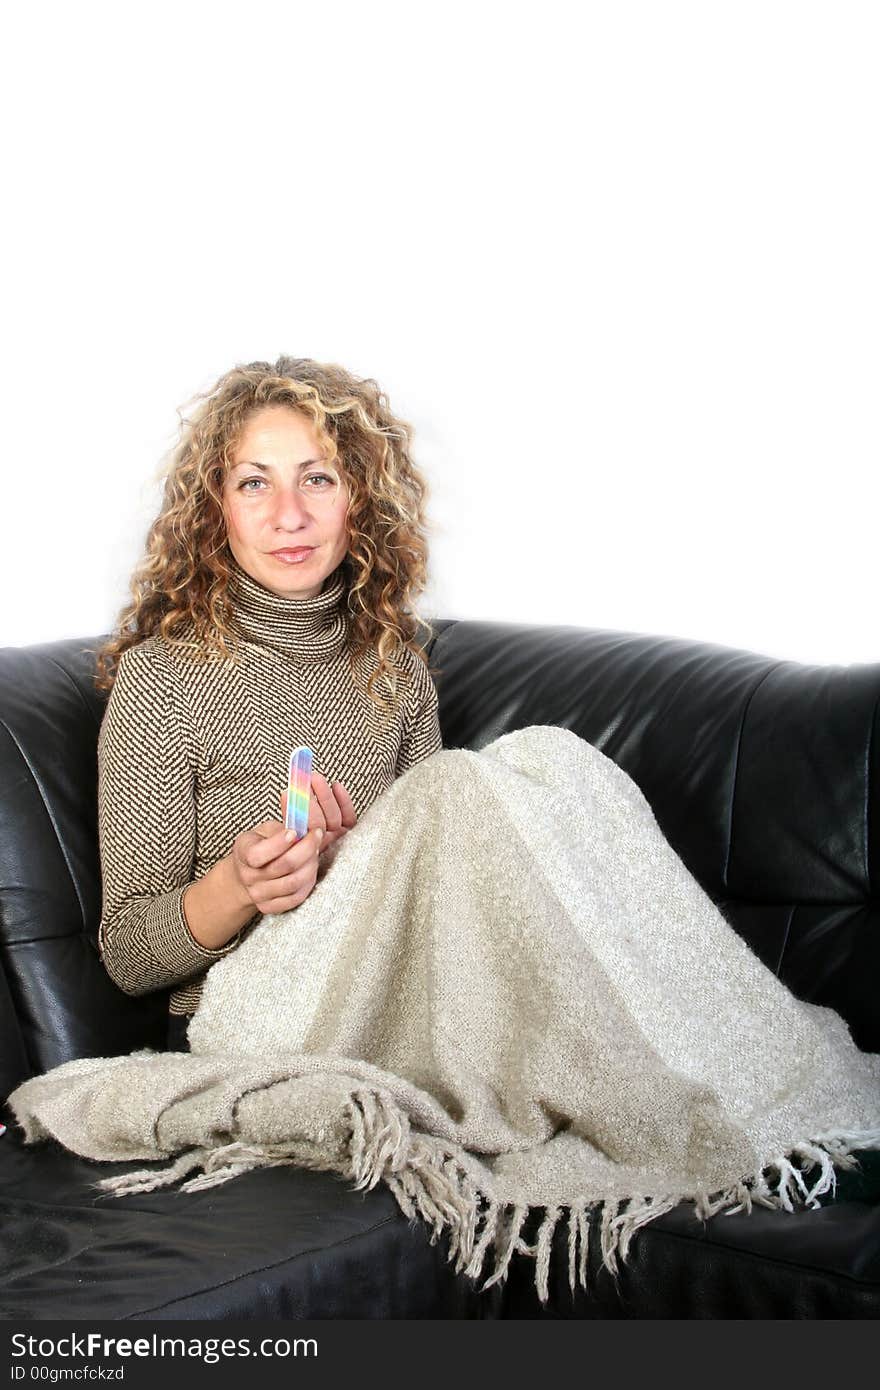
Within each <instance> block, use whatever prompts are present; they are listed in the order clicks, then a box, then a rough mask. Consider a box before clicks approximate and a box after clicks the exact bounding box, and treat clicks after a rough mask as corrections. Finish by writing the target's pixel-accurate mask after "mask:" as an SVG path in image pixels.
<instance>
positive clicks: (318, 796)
mask: <svg viewBox="0 0 880 1390" xmlns="http://www.w3.org/2000/svg"><path fill="white" fill-rule="evenodd" d="M279 800H280V802H281V818H282V820H283V819H284V815H285V812H286V809H287V788H286V787H285V788H284V791H283V792H281V793H280V794H279ZM355 825H357V813H356V811H355V809H354V803H353V802H352V799H351V797H350V796H349V794H348V792H347V791H346V790H345V787H344V786H343V785H342V783H341V782H334V783H333V784H332V785H331V784H330V783H329V782H328V781H327V779H326V777H322V776H321V773H320V772H313V773H312V794H311V796H310V797H309V825H308V828H309V830H314V829H315V828H316V827H317V828H319V829H321V830H323V831H324V838H323V839H322V841H321V849H320V854H323V853H324V851H325V850H327V849H329V848H330V846H331V845H333V844H335V843H336V841H337V840H341V839H342V837H343V835H346V834H347V833H348V831H349V830H351V828H352V826H355Z"/></svg>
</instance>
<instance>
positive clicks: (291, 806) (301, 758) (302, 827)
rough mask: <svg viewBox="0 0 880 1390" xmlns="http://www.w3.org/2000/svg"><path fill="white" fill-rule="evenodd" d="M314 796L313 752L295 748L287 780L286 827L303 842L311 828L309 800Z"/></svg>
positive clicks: (308, 749) (307, 749)
mask: <svg viewBox="0 0 880 1390" xmlns="http://www.w3.org/2000/svg"><path fill="white" fill-rule="evenodd" d="M311 794H312V750H311V748H294V750H293V752H292V753H291V755H290V772H289V774H288V778H287V811H286V814H285V816H284V825H285V828H286V829H287V830H295V831H296V838H297V839H298V840H301V839H302V837H303V836H304V835H305V834H306V833H307V832H308V828H309V798H310V796H311Z"/></svg>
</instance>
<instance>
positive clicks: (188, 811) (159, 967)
mask: <svg viewBox="0 0 880 1390" xmlns="http://www.w3.org/2000/svg"><path fill="white" fill-rule="evenodd" d="M196 759H197V736H196V731H195V728H194V726H193V723H192V719H191V717H190V714H189V711H188V710H187V708H186V704H185V701H184V699H183V692H182V690H181V688H180V685H179V682H178V680H177V678H176V676H175V672H174V669H173V667H172V665H171V662H170V660H169V658H168V655H167V653H164V652H163V651H162V649H161V648H160V647H159V646H158V645H157V644H155V643H154V642H151V641H147V642H143V643H140V644H139V645H138V646H137V647H130V648H129V649H128V650H127V651H125V652H124V653H123V654H122V657H121V658H120V661H119V666H118V668H117V672H116V678H115V681H114V684H113V686H112V689H111V691H110V696H109V699H108V701H107V707H106V709H105V711H104V718H103V720H102V723H101V729H100V732H99V735H98V840H99V847H100V855H101V877H102V888H103V904H102V911H101V923H100V926H99V929H98V946H99V950H100V953H101V959H102V961H103V963H104V966H105V968H106V970H107V972H108V974H109V975H110V976H111V978H112V979H113V980H114V981H115V982H116V984H117V985H118V986H119V988H120V989H122V990H124V991H125V993H126V994H148V993H150V991H152V990H157V989H163V988H166V987H168V986H170V985H175V984H177V983H179V982H180V981H181V980H186V979H189V978H190V977H191V976H193V975H196V974H199V973H202V972H204V971H205V970H206V969H207V968H208V967H209V965H210V964H211V963H212V962H213V961H215V960H218V959H219V958H220V957H221V956H225V955H228V954H229V952H230V951H232V950H233V949H234V948H235V947H236V946H237V945H238V942H239V940H240V937H241V932H240V931H239V932H236V934H235V936H234V937H233V938H232V939H231V940H230V941H228V942H227V943H226V945H225V946H222V947H220V948H219V949H218V950H211V949H209V948H208V947H206V946H202V945H200V944H199V942H197V941H196V939H195V937H194V936H193V935H192V932H191V931H190V929H189V925H188V923H187V920H186V916H185V915H184V911H183V895H184V892H185V891H186V889H187V888H188V887H189V885H190V883H191V882H192V881H193V864H194V858H195V846H196V803H195V777H196V768H197V760H196Z"/></svg>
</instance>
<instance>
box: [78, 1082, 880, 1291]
mask: <svg viewBox="0 0 880 1390" xmlns="http://www.w3.org/2000/svg"><path fill="white" fill-rule="evenodd" d="M348 1112H349V1118H350V1122H351V1137H350V1153H349V1162H348V1165H347V1166H346V1167H344V1168H340V1169H338V1170H337V1171H342V1172H344V1174H345V1176H347V1177H349V1178H351V1179H352V1180H353V1182H354V1186H355V1189H367V1190H369V1189H372V1188H374V1187H376V1185H377V1184H378V1183H379V1182H380V1181H384V1182H385V1183H386V1184H387V1186H388V1187H389V1188H390V1190H391V1192H392V1193H393V1195H394V1197H395V1198H396V1200H397V1203H398V1205H399V1207H400V1208H401V1210H402V1211H403V1212H404V1214H405V1215H406V1216H407V1217H408V1218H409V1219H410V1220H411V1221H416V1220H418V1219H419V1218H421V1219H422V1220H423V1221H424V1222H425V1223H426V1225H427V1226H428V1227H429V1229H430V1240H431V1244H432V1245H433V1244H434V1243H435V1242H436V1241H437V1239H438V1238H439V1237H440V1236H441V1235H442V1234H444V1233H445V1234H446V1235H447V1237H448V1241H449V1251H448V1258H449V1260H450V1262H454V1267H455V1270H456V1273H462V1272H463V1273H464V1274H465V1275H466V1276H467V1277H468V1278H471V1279H474V1280H477V1279H479V1278H481V1276H482V1274H483V1266H484V1264H485V1262H486V1257H487V1255H488V1254H489V1253H490V1251H491V1252H492V1255H493V1256H494V1259H493V1260H492V1262H491V1266H492V1267H491V1272H490V1273H489V1274H488V1277H487V1278H486V1279H485V1282H484V1283H483V1284H482V1285H481V1286H480V1287H481V1292H483V1291H486V1290H488V1289H490V1288H492V1287H493V1286H494V1285H496V1284H501V1283H503V1282H504V1281H505V1280H506V1278H507V1276H508V1273H509V1270H510V1264H511V1260H512V1259H513V1257H514V1255H516V1254H522V1255H525V1256H527V1257H529V1258H532V1259H534V1262H535V1275H534V1277H535V1288H536V1292H537V1295H538V1299H539V1301H540V1302H541V1303H542V1304H543V1303H546V1302H547V1300H548V1298H549V1286H550V1270H551V1260H552V1253H553V1245H554V1236H555V1233H556V1228H557V1226H558V1225H559V1224H560V1223H561V1222H562V1221H564V1220H565V1219H566V1217H567V1220H568V1240H567V1254H568V1285H569V1289H570V1292H571V1295H572V1298H573V1297H574V1296H575V1293H576V1291H577V1288H578V1286H580V1287H581V1288H582V1289H584V1290H585V1291H587V1290H588V1270H589V1255H590V1249H591V1235H592V1234H594V1233H596V1234H598V1239H599V1246H600V1252H601V1261H600V1269H601V1268H604V1269H606V1270H607V1271H608V1272H609V1274H610V1275H611V1276H612V1277H613V1278H614V1279H615V1281H616V1279H617V1274H618V1271H619V1264H618V1261H620V1262H621V1263H622V1264H624V1265H625V1264H626V1263H627V1257H628V1254H629V1250H630V1245H631V1242H632V1240H633V1237H634V1235H635V1234H636V1232H637V1231H639V1230H640V1229H641V1228H642V1227H644V1226H646V1225H648V1224H649V1223H650V1222H652V1221H655V1220H656V1219H657V1218H658V1217H659V1216H662V1215H663V1214H664V1213H665V1212H668V1211H671V1210H672V1209H673V1208H674V1207H676V1206H678V1205H679V1203H681V1202H687V1201H691V1202H692V1204H693V1210H694V1215H695V1216H696V1218H697V1219H698V1220H702V1221H706V1220H708V1219H709V1218H710V1217H713V1216H716V1215H717V1214H719V1213H723V1214H724V1215H725V1216H734V1215H736V1214H737V1212H741V1211H746V1212H748V1213H750V1212H751V1211H752V1208H753V1207H754V1206H756V1205H757V1206H763V1207H768V1208H772V1209H783V1210H785V1211H788V1212H793V1211H795V1209H796V1208H797V1207H811V1208H815V1207H818V1206H820V1205H821V1204H820V1202H819V1201H818V1198H819V1197H821V1196H822V1195H823V1194H824V1193H826V1192H829V1191H830V1192H831V1193H832V1195H833V1194H834V1193H835V1192H836V1190H837V1179H836V1176H835V1169H836V1168H840V1169H853V1168H856V1169H857V1168H858V1167H859V1163H858V1159H857V1158H856V1157H855V1156H854V1150H860V1149H876V1148H880V1128H878V1129H873V1130H863V1131H860V1132H858V1133H850V1134H825V1135H819V1136H814V1138H812V1139H811V1140H805V1141H803V1142H801V1143H797V1144H793V1145H792V1146H791V1147H790V1148H789V1149H788V1150H787V1151H786V1152H785V1153H780V1154H777V1155H776V1156H775V1157H774V1158H773V1159H772V1161H771V1162H769V1163H768V1164H766V1165H765V1167H764V1168H763V1169H761V1171H760V1172H758V1173H756V1174H754V1175H753V1176H751V1177H743V1178H740V1179H739V1180H738V1181H737V1182H735V1183H733V1184H731V1186H730V1187H728V1188H726V1189H725V1190H723V1191H717V1192H700V1193H697V1194H696V1196H691V1197H687V1196H684V1195H682V1194H681V1193H680V1192H672V1193H667V1194H666V1195H662V1196H656V1195H655V1196H639V1195H635V1196H630V1197H624V1198H622V1199H616V1200H615V1199H611V1200H602V1199H594V1200H589V1199H587V1198H579V1199H576V1200H574V1201H572V1202H570V1203H567V1204H566V1203H556V1204H555V1205H552V1206H547V1207H538V1208H532V1207H530V1206H529V1205H527V1204H526V1203H525V1202H516V1203H510V1202H508V1203H503V1202H500V1201H498V1200H497V1198H496V1197H495V1196H494V1195H493V1194H492V1193H491V1192H484V1191H481V1190H480V1189H479V1188H478V1187H477V1186H476V1185H475V1184H474V1182H473V1181H472V1179H471V1176H470V1174H469V1173H468V1171H467V1169H466V1168H465V1167H464V1165H463V1164H462V1163H461V1162H460V1161H459V1159H458V1157H457V1156H456V1154H457V1152H460V1151H456V1150H455V1149H454V1147H450V1146H449V1145H447V1144H445V1143H444V1142H443V1141H441V1140H439V1139H437V1138H435V1137H433V1136H432V1135H429V1134H423V1133H421V1132H419V1131H413V1130H412V1128H411V1126H410V1123H409V1119H408V1117H407V1116H406V1114H405V1113H404V1112H403V1110H402V1109H401V1108H400V1106H398V1105H397V1104H396V1102H395V1100H394V1098H393V1096H391V1095H390V1094H389V1093H386V1092H384V1091H382V1090H377V1089H374V1088H370V1087H368V1086H361V1087H358V1088H356V1089H355V1090H353V1091H352V1095H351V1102H350V1104H349V1107H348ZM294 1150H296V1152H293V1151H294ZM306 1162H307V1160H305V1159H304V1158H303V1156H302V1143H301V1142H300V1143H299V1144H296V1143H295V1142H294V1141H291V1142H290V1143H289V1144H286V1145H285V1144H276V1145H259V1144H245V1143H241V1142H239V1141H233V1142H231V1143H226V1144H222V1145H218V1146H216V1147H213V1148H211V1147H204V1146H202V1147H198V1148H193V1149H190V1150H188V1151H187V1152H186V1153H183V1154H180V1155H178V1156H177V1157H176V1158H175V1159H173V1160H172V1162H171V1163H170V1164H168V1165H167V1166H166V1167H165V1168H156V1167H153V1168H145V1169H139V1170H137V1171H136V1172H131V1173H126V1174H124V1175H123V1176H121V1177H115V1178H103V1179H102V1180H101V1181H99V1182H97V1183H95V1184H93V1186H94V1187H95V1188H97V1189H99V1190H100V1191H102V1192H105V1193H108V1194H110V1195H113V1196H117V1197H118V1196H125V1195H129V1194H133V1193H141V1192H151V1191H154V1190H155V1189H157V1188H160V1187H168V1186H170V1185H171V1184H172V1183H175V1182H177V1181H178V1179H179V1178H182V1177H184V1176H185V1175H186V1174H187V1173H189V1172H191V1171H192V1170H193V1169H197V1168H200V1169H201V1170H202V1172H201V1175H199V1176H196V1177H192V1178H190V1179H189V1180H188V1181H187V1182H184V1183H182V1184H181V1187H180V1190H181V1191H183V1192H200V1191H202V1190H204V1189H206V1188H210V1187H216V1186H219V1185H220V1184H221V1183H224V1182H228V1181H229V1180H230V1179H231V1178H234V1177H237V1176H238V1175H239V1174H240V1173H244V1172H247V1171H248V1170H249V1169H251V1168H256V1167H261V1166H272V1165H276V1164H298V1165H300V1166H303V1165H304V1164H305V1163H306ZM322 1166H327V1167H329V1166H330V1165H329V1164H328V1165H322ZM814 1168H818V1170H819V1171H818V1174H817V1176H816V1178H815V1180H814V1181H813V1183H812V1186H809V1185H808V1184H807V1182H806V1181H805V1174H807V1173H810V1172H811V1171H812V1170H813V1169H814ZM532 1210H539V1211H542V1212H543V1216H542V1218H541V1220H540V1223H539V1225H538V1229H537V1233H536V1236H535V1240H534V1243H533V1244H529V1243H528V1242H527V1241H526V1240H525V1239H524V1237H523V1234H522V1232H523V1228H524V1226H525V1224H526V1222H527V1220H528V1218H529V1217H530V1215H531V1212H532Z"/></svg>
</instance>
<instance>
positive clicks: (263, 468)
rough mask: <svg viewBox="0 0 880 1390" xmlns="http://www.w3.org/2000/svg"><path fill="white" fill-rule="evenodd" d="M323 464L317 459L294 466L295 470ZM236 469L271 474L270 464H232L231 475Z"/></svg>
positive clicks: (307, 460)
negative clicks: (252, 469)
mask: <svg viewBox="0 0 880 1390" xmlns="http://www.w3.org/2000/svg"><path fill="white" fill-rule="evenodd" d="M323 462H324V460H323V459H321V458H318V459H306V460H305V461H304V462H303V463H298V464H297V465H296V466H297V468H308V467H309V465H310V464H312V463H323ZM236 468H259V470H260V472H261V473H271V472H272V465H271V463H234V464H233V465H232V471H233V473H234V472H235V470H236Z"/></svg>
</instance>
